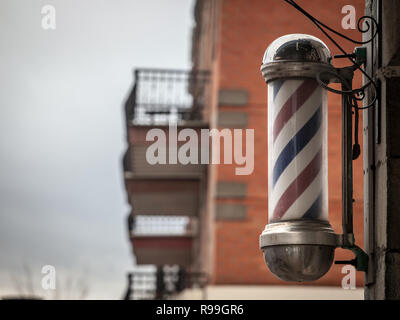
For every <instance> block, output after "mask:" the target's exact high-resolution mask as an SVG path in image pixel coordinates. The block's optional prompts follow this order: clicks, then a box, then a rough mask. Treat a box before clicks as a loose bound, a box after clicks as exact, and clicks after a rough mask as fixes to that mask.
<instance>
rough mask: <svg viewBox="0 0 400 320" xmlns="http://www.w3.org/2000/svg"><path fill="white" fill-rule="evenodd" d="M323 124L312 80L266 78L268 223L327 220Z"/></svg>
mask: <svg viewBox="0 0 400 320" xmlns="http://www.w3.org/2000/svg"><path fill="white" fill-rule="evenodd" d="M327 125H328V121H327V93H326V90H325V89H323V88H322V87H320V86H319V85H318V83H317V81H316V80H315V79H312V78H303V79H298V78H297V79H277V80H273V81H270V82H268V171H269V175H268V177H269V188H268V210H269V222H278V221H287V220H298V219H314V220H323V221H327V220H328V176H327V169H328V157H327Z"/></svg>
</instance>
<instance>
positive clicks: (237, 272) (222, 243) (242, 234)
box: [213, 0, 364, 286]
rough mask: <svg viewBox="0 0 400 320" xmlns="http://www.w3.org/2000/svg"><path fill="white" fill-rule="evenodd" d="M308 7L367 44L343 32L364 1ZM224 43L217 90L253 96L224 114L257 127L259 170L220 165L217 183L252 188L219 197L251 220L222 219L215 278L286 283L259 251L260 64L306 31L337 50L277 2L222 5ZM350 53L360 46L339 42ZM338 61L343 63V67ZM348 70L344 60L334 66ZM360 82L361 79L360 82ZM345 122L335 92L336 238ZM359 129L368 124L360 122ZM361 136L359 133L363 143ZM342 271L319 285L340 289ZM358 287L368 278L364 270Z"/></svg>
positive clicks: (317, 1)
mask: <svg viewBox="0 0 400 320" xmlns="http://www.w3.org/2000/svg"><path fill="white" fill-rule="evenodd" d="M298 2H299V4H300V5H301V6H303V7H304V8H305V9H306V10H308V11H309V12H310V13H311V14H313V15H314V16H316V17H318V18H319V19H320V20H321V21H323V22H325V23H326V24H327V25H329V26H331V27H333V28H335V29H337V30H339V31H341V32H344V33H345V34H346V35H348V36H350V37H352V38H356V39H360V38H361V36H360V34H359V33H358V32H357V31H355V30H343V29H342V28H341V19H342V17H343V15H342V14H341V9H342V7H343V6H344V5H348V4H351V5H354V6H355V7H356V10H357V18H359V17H361V16H362V15H363V12H364V0H335V1H332V0H307V1H305V0H299V1H298ZM219 19H220V33H219V41H218V54H219V56H218V59H217V60H218V61H219V65H218V68H217V70H218V71H217V73H218V74H215V72H214V76H217V77H218V78H219V88H218V89H240V88H244V89H246V90H248V92H249V104H248V105H247V106H245V107H228V106H224V107H219V110H220V111H222V110H223V111H230V110H232V111H233V110H235V111H244V112H247V113H248V116H249V121H248V128H254V129H255V167H254V172H253V174H252V175H249V176H236V175H235V172H234V168H235V165H219V166H217V169H216V170H217V180H218V181H240V182H245V183H246V184H247V190H248V192H247V198H245V199H243V200H235V201H234V200H215V201H216V202H223V201H225V202H239V203H242V204H245V205H247V219H246V220H245V221H240V222H231V221H216V222H215V248H214V254H215V255H214V272H213V280H214V282H215V283H217V284H287V283H285V282H283V281H280V280H278V279H277V278H276V277H275V276H273V275H272V274H271V272H270V271H269V270H268V269H267V267H266V265H265V262H264V260H263V255H262V252H261V250H260V249H259V246H258V241H259V235H260V233H261V231H262V230H263V228H264V226H265V224H266V223H267V215H268V213H267V104H266V101H267V86H266V84H265V83H264V81H263V79H262V76H261V73H260V66H261V60H262V56H263V54H264V51H265V49H266V48H267V46H268V45H269V44H270V43H271V42H272V41H273V40H274V39H276V38H278V37H280V36H282V35H285V34H289V33H306V34H311V35H314V36H316V37H318V38H320V39H321V40H323V41H324V42H325V43H326V44H327V45H328V47H329V48H330V49H331V51H332V54H338V53H339V52H338V50H337V49H336V48H335V47H334V46H333V45H332V44H331V43H330V42H329V40H328V39H326V38H325V37H324V36H323V35H322V34H321V32H320V31H319V30H318V29H317V28H316V27H315V26H314V25H313V24H312V23H311V22H309V21H308V20H307V19H306V18H305V17H304V16H302V15H301V14H300V13H299V12H297V11H296V10H294V8H292V7H290V6H289V5H288V4H286V3H285V2H284V1H278V0H222V6H221V12H220V16H219ZM339 43H340V44H342V45H343V47H344V48H345V49H346V50H347V51H348V52H351V51H353V48H354V45H353V44H351V43H349V42H345V41H343V40H340V39H339ZM338 62H339V63H338ZM334 64H335V65H336V66H342V65H343V62H342V64H340V61H334ZM357 84H360V77H358V78H356V85H357ZM340 121H341V118H340V96H336V95H334V94H331V93H329V138H328V139H329V208H330V213H329V216H330V221H331V223H332V225H333V227H334V229H335V231H336V232H337V233H340V232H341V200H340V199H341V160H340V159H341V155H340V150H341V147H340V143H341V141H340V139H341V134H340V131H341V123H340ZM360 128H362V126H361V125H360ZM361 136H362V133H361V132H360V139H361ZM362 179H363V177H362V157H360V158H359V159H358V160H357V161H356V163H355V167H354V181H355V183H354V185H355V191H354V198H355V204H354V209H355V233H356V240H357V243H358V244H359V245H362V243H363V228H362V223H363V217H362V216H363V200H362V196H363V195H362V192H363V188H362ZM335 258H336V259H347V258H352V254H351V253H349V252H347V251H344V250H341V249H338V250H336V257H335ZM340 271H341V267H340V266H333V267H332V268H331V270H330V271H329V273H328V274H327V275H325V276H324V277H323V278H322V279H320V280H318V281H317V282H313V283H312V284H320V285H338V286H340V283H341V279H342V277H343V275H342V274H341V272H340ZM357 277H358V278H357V280H358V285H361V284H362V279H363V274H362V273H358V276H357Z"/></svg>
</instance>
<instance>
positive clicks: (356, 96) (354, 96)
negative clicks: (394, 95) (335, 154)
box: [284, 0, 380, 158]
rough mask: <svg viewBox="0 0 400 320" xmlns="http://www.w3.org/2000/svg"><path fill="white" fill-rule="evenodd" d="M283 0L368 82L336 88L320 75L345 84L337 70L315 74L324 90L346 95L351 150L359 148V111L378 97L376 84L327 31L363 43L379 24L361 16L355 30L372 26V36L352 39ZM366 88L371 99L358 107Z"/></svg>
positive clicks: (377, 31) (373, 37) (360, 30)
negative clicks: (351, 117)
mask: <svg viewBox="0 0 400 320" xmlns="http://www.w3.org/2000/svg"><path fill="white" fill-rule="evenodd" d="M284 1H285V2H286V3H288V4H290V5H291V6H293V7H294V8H295V9H296V10H298V11H299V12H301V13H302V14H303V15H304V16H305V17H307V18H308V19H309V20H310V21H311V22H312V23H313V24H314V25H315V26H316V27H317V28H318V29H319V30H320V31H321V32H322V33H323V34H324V35H325V36H326V37H327V38H328V39H329V40H330V41H331V42H332V43H333V44H334V45H335V46H336V47H337V48H338V49H339V50H340V51H341V52H342V53H343V55H341V56H340V58H347V59H348V60H349V61H350V62H351V63H352V66H351V67H352V68H353V71H355V70H359V71H360V72H361V73H362V74H363V75H364V76H365V77H366V78H367V79H368V82H367V83H366V84H365V85H363V86H362V87H360V88H356V89H351V90H337V89H333V88H331V87H329V85H328V84H329V81H327V82H326V81H323V80H322V78H323V77H322V76H323V75H324V74H325V77H324V79H326V78H327V77H326V75H328V76H329V77H328V79H336V80H338V82H340V83H342V84H343V83H344V84H346V80H345V78H344V77H343V76H341V75H340V74H339V72H327V71H322V72H321V73H319V74H318V75H317V81H318V82H319V84H320V85H321V86H322V87H323V88H325V89H326V90H328V91H330V92H333V93H336V94H340V95H345V96H347V97H348V99H349V100H348V101H349V105H350V106H351V107H352V108H354V116H355V128H354V129H355V130H354V147H353V151H354V150H358V149H359V148H360V147H359V143H358V126H359V123H358V122H359V111H360V110H364V109H368V108H371V107H374V106H375V103H376V101H377V98H378V86H377V84H376V82H375V81H374V79H373V78H372V77H371V76H370V75H369V74H368V73H367V72H366V71H365V70H364V69H363V68H362V64H363V63H359V61H357V57H356V55H355V54H348V53H347V52H346V51H345V50H344V49H343V48H342V47H341V46H340V45H339V44H338V42H337V41H336V40H335V39H333V38H332V36H331V35H330V34H329V33H328V31H329V32H331V33H333V34H335V35H337V36H339V37H341V38H343V39H346V40H347V41H350V42H352V43H354V44H359V45H365V44H367V43H370V42H372V41H373V40H374V39H375V37H376V36H378V35H379V33H380V26H379V24H378V22H377V21H376V20H375V19H374V18H373V17H371V16H367V15H365V16H362V17H361V18H359V19H358V21H357V30H358V31H359V32H360V33H367V32H370V31H371V28H373V29H372V36H371V38H370V39H368V40H365V41H358V40H354V39H352V38H350V37H348V36H346V35H344V34H342V33H340V32H339V31H337V30H335V29H333V28H331V27H329V26H328V25H326V24H324V23H323V22H321V21H320V20H318V19H317V18H315V17H313V16H312V15H311V14H310V13H308V12H307V11H306V10H304V9H303V8H302V7H300V6H299V5H298V4H297V3H296V2H295V1H294V0H284ZM363 24H364V26H363ZM336 57H338V56H336ZM347 87H350V86H348V85H347ZM350 88H351V87H350ZM368 88H371V89H372V99H371V101H370V102H369V103H368V104H367V105H364V106H363V107H359V106H358V102H359V101H362V100H364V98H365V95H366V93H365V91H366V90H367V89H368ZM358 154H359V152H358ZM355 158H357V157H355Z"/></svg>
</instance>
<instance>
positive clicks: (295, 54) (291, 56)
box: [263, 33, 331, 64]
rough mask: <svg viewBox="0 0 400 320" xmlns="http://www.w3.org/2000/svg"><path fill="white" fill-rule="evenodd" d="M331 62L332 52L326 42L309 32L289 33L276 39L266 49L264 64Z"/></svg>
mask: <svg viewBox="0 0 400 320" xmlns="http://www.w3.org/2000/svg"><path fill="white" fill-rule="evenodd" d="M288 61H301V62H318V63H330V62H331V53H330V51H329V49H328V47H327V46H326V44H325V43H324V42H322V41H321V40H319V39H318V38H316V37H313V36H310V35H307V34H299V33H298V34H288V35H285V36H282V37H280V38H278V39H276V40H275V41H274V42H272V43H271V44H270V45H269V47H268V48H267V50H266V51H265V54H264V58H263V64H266V63H271V62H288Z"/></svg>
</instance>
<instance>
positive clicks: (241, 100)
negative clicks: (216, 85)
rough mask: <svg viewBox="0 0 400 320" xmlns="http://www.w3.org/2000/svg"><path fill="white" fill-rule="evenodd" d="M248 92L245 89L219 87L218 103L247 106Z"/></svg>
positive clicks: (221, 104)
mask: <svg viewBox="0 0 400 320" xmlns="http://www.w3.org/2000/svg"><path fill="white" fill-rule="evenodd" d="M248 101H249V94H248V92H247V90H245V89H221V90H219V92H218V105H220V106H232V107H243V106H247V104H248Z"/></svg>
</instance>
